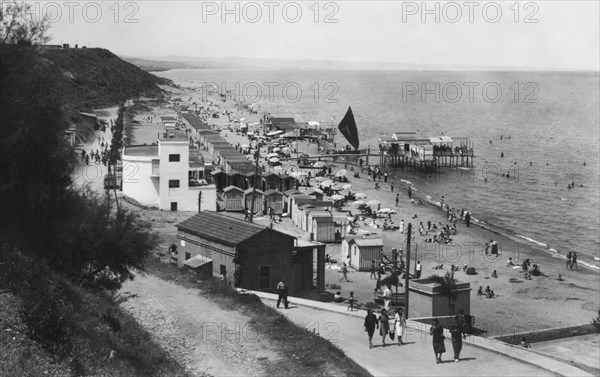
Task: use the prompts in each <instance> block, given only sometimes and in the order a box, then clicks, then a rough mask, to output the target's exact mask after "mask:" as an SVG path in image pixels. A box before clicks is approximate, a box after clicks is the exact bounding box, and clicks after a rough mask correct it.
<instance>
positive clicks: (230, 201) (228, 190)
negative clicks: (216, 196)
mask: <svg viewBox="0 0 600 377" xmlns="http://www.w3.org/2000/svg"><path fill="white" fill-rule="evenodd" d="M221 197H222V198H223V202H225V211H242V210H244V190H242V189H241V188H239V187H236V186H227V187H225V188H224V189H223V194H222V195H221Z"/></svg>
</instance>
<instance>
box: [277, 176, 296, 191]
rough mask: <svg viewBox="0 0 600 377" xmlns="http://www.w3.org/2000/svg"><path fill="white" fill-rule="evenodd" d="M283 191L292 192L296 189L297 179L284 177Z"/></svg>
mask: <svg viewBox="0 0 600 377" xmlns="http://www.w3.org/2000/svg"><path fill="white" fill-rule="evenodd" d="M280 182H281V188H280V190H281V191H287V190H291V189H293V188H295V187H296V178H294V177H290V176H289V175H284V176H281V177H280Z"/></svg>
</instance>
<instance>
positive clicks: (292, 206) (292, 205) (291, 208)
mask: <svg viewBox="0 0 600 377" xmlns="http://www.w3.org/2000/svg"><path fill="white" fill-rule="evenodd" d="M301 199H304V200H307V199H313V197H311V196H308V195H304V194H300V193H298V194H290V196H289V197H288V211H287V212H288V214H289V216H290V218H292V220H293V219H294V216H295V211H296V200H301ZM294 224H295V222H294Z"/></svg>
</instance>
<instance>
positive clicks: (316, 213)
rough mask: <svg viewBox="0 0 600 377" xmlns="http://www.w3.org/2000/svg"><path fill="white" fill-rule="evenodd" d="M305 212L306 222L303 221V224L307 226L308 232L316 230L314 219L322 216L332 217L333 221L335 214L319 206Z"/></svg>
mask: <svg viewBox="0 0 600 377" xmlns="http://www.w3.org/2000/svg"><path fill="white" fill-rule="evenodd" d="M305 214H306V222H305V223H303V224H302V225H303V226H304V227H305V228H306V229H305V230H306V231H307V232H308V233H313V232H314V228H313V225H314V223H313V220H314V219H316V218H321V217H326V218H331V221H332V222H333V216H332V215H331V213H330V212H329V211H323V210H321V209H319V208H310V209H308V210H307V211H305ZM303 220H304V219H303ZM303 230H304V229H303Z"/></svg>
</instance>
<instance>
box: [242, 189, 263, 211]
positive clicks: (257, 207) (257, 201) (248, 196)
mask: <svg viewBox="0 0 600 377" xmlns="http://www.w3.org/2000/svg"><path fill="white" fill-rule="evenodd" d="M252 191H254V190H253V189H252V188H249V189H247V190H245V191H244V203H245V205H246V208H247V209H248V210H250V208H252V195H253V194H252ZM264 202H265V193H264V192H262V191H261V190H259V189H256V194H254V213H257V212H258V213H264V212H265V203H264Z"/></svg>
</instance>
